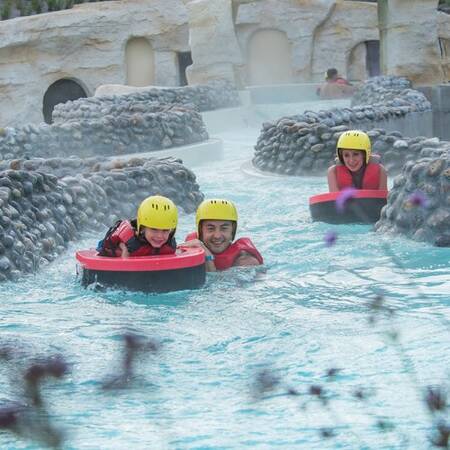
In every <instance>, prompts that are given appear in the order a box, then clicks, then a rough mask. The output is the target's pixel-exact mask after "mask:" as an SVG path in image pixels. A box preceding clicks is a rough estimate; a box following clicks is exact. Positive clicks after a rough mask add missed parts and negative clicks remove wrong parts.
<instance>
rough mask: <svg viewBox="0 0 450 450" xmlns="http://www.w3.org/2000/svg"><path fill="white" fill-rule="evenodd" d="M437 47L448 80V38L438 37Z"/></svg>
mask: <svg viewBox="0 0 450 450" xmlns="http://www.w3.org/2000/svg"><path fill="white" fill-rule="evenodd" d="M439 49H440V51H441V59H442V68H443V70H444V74H445V75H444V76H445V79H446V80H447V81H450V39H445V38H439Z"/></svg>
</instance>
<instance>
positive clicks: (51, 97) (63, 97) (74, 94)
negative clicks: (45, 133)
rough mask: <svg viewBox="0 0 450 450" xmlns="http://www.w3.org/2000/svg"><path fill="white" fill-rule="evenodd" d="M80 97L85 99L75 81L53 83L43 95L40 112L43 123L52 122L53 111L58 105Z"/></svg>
mask: <svg viewBox="0 0 450 450" xmlns="http://www.w3.org/2000/svg"><path fill="white" fill-rule="evenodd" d="M82 97H83V98H84V97H87V93H86V91H85V90H84V88H83V87H82V86H81V85H80V84H79V83H77V82H76V81H75V80H72V79H68V78H62V79H61V80H58V81H55V82H54V83H53V84H51V85H50V86H49V87H48V89H47V91H46V92H45V94H44V100H43V107H42V112H43V114H44V120H45V122H47V123H49V124H50V123H52V122H53V119H52V114H53V109H54V108H55V106H56V105H57V104H58V103H65V102H67V101H69V100H76V99H77V98H82Z"/></svg>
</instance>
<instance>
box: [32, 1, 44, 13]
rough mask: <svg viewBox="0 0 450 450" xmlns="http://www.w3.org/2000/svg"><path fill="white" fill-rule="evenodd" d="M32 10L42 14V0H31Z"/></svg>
mask: <svg viewBox="0 0 450 450" xmlns="http://www.w3.org/2000/svg"><path fill="white" fill-rule="evenodd" d="M31 10H32V11H34V12H35V13H36V14H40V13H41V12H42V4H41V2H40V0H31Z"/></svg>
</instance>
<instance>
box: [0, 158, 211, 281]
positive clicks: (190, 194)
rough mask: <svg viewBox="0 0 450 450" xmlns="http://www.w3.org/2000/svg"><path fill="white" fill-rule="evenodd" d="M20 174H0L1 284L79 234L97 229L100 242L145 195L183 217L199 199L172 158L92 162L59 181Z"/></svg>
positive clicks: (44, 175) (187, 172) (52, 254)
mask: <svg viewBox="0 0 450 450" xmlns="http://www.w3.org/2000/svg"><path fill="white" fill-rule="evenodd" d="M16 164H17V162H16ZM72 164H73V166H78V168H80V167H82V164H75V159H74V160H72ZM83 167H84V166H83ZM28 168H30V167H28ZM24 169H25V170H12V169H9V170H6V171H3V172H0V231H1V233H0V234H1V238H0V281H4V280H6V279H15V278H17V277H18V276H19V275H20V274H21V273H26V272H32V271H35V270H36V269H37V268H39V267H40V265H41V264H42V263H45V262H47V261H51V260H53V259H54V258H55V257H56V256H57V255H59V254H60V253H62V252H63V251H64V249H65V248H66V246H67V244H68V243H69V242H70V241H71V240H73V239H75V238H76V237H77V236H78V235H79V234H80V232H81V231H83V230H87V229H96V230H98V231H99V239H100V238H101V237H102V234H103V233H104V232H105V231H106V229H107V227H109V226H110V225H112V224H113V223H114V222H115V221H116V220H117V219H119V218H132V217H135V215H136V209H137V206H138V205H139V203H140V202H141V201H142V200H143V199H144V198H145V197H147V196H149V195H155V194H161V195H164V196H167V197H169V198H171V199H172V200H173V201H174V202H175V204H176V205H177V206H178V207H180V208H183V209H184V210H185V211H186V212H188V213H192V212H194V211H195V209H196V207H197V206H198V204H199V203H200V202H201V201H202V200H203V195H202V194H201V192H200V191H199V187H198V185H197V183H196V179H195V175H194V174H193V173H192V172H191V171H190V170H188V169H186V168H185V167H184V166H183V165H182V164H181V162H180V161H179V160H175V159H171V158H168V159H161V160H156V159H155V160H152V159H148V160H144V161H140V160H137V159H136V160H134V161H129V162H128V163H127V162H123V161H117V162H114V161H112V162H107V163H103V164H102V163H100V162H97V163H96V165H93V167H92V171H91V172H87V171H86V170H85V169H86V167H84V171H85V173H81V172H78V173H77V171H76V170H75V174H74V175H71V176H65V177H63V178H58V177H57V176H55V175H53V174H51V173H42V172H36V171H34V170H26V168H25V167H24ZM53 170H56V171H58V168H57V167H55V168H54V169H53Z"/></svg>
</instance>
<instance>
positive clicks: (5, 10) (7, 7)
mask: <svg viewBox="0 0 450 450" xmlns="http://www.w3.org/2000/svg"><path fill="white" fill-rule="evenodd" d="M11 6H12V0H6V1H5V3H4V4H3V7H2V9H1V11H0V16H1V18H2V20H6V19H9V17H10V15H11Z"/></svg>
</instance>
